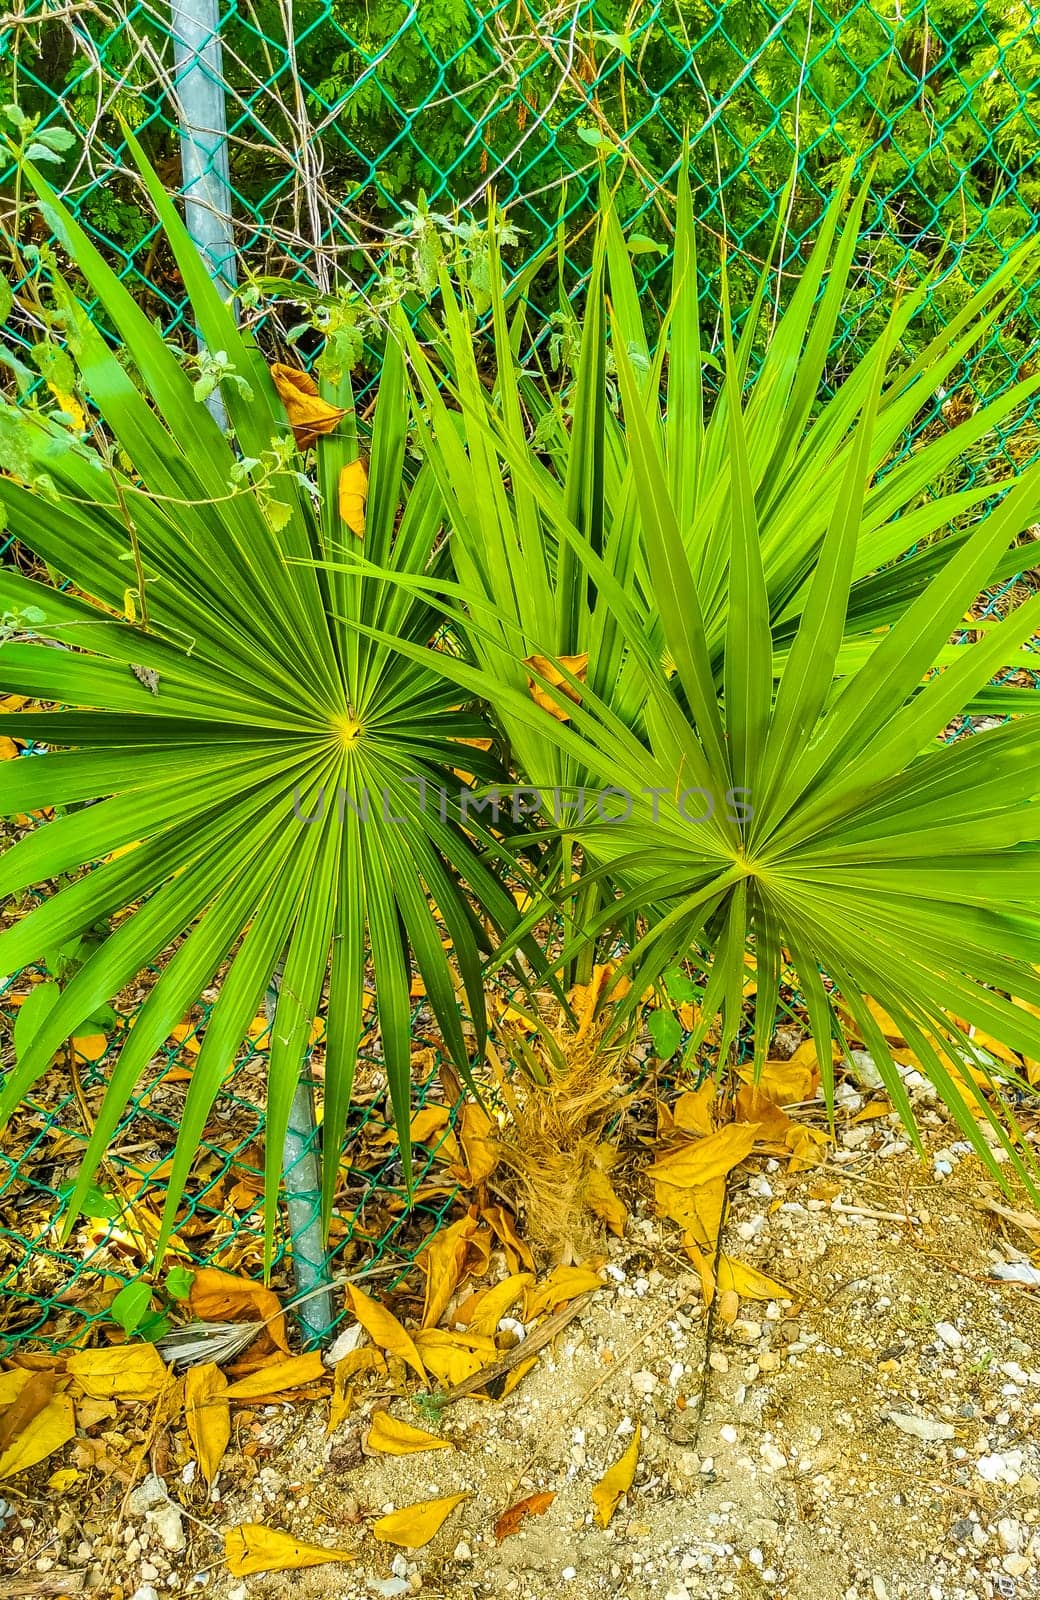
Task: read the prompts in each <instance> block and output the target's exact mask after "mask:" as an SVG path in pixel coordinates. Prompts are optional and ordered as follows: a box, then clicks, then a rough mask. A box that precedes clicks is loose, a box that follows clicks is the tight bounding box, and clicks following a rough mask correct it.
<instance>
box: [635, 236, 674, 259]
mask: <svg viewBox="0 0 1040 1600" xmlns="http://www.w3.org/2000/svg"><path fill="white" fill-rule="evenodd" d="M628 253H629V255H630V256H646V255H658V256H666V255H667V254H668V251H667V248H666V247H665V246H664V245H663V244H658V242H657V240H656V239H651V238H650V237H649V235H648V234H645V233H633V234H632V235H631V236H630V238H629V241H628Z"/></svg>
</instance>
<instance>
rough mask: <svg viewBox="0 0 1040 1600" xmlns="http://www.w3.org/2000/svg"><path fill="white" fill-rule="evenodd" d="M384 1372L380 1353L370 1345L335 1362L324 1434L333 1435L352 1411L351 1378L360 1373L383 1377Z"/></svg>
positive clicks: (350, 1352) (352, 1392)
mask: <svg viewBox="0 0 1040 1600" xmlns="http://www.w3.org/2000/svg"><path fill="white" fill-rule="evenodd" d="M386 1370H387V1369H386V1362H385V1360H384V1359H383V1353H382V1351H381V1350H377V1349H376V1348H375V1346H374V1345H370V1344H366V1345H362V1347H361V1349H360V1350H349V1351H348V1352H347V1354H346V1355H345V1356H343V1357H342V1358H341V1359H340V1360H339V1361H337V1362H336V1371H335V1374H334V1377H333V1384H332V1400H331V1402H330V1404H329V1420H328V1422H327V1424H326V1426H325V1432H326V1433H335V1431H336V1429H337V1428H338V1427H339V1426H340V1424H341V1423H342V1422H343V1421H345V1419H346V1418H347V1417H349V1415H350V1413H351V1412H352V1411H353V1409H354V1399H355V1391H354V1389H353V1388H351V1387H350V1380H351V1378H356V1377H358V1376H359V1375H360V1374H361V1373H362V1372H380V1373H382V1374H383V1376H384V1377H385V1376H386Z"/></svg>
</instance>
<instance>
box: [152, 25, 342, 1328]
mask: <svg viewBox="0 0 1040 1600" xmlns="http://www.w3.org/2000/svg"><path fill="white" fill-rule="evenodd" d="M171 18H172V36H173V53H174V80H173V87H174V94H175V97H176V101H177V105H178V109H179V113H180V128H181V171H182V174H183V180H184V212H185V222H186V224H187V227H188V231H189V232H190V234H191V236H192V238H193V239H194V241H195V243H196V245H197V246H198V248H199V251H200V253H201V255H202V257H203V260H204V261H205V262H206V265H207V266H208V268H209V271H210V274H211V275H212V277H213V279H214V281H215V282H216V283H218V284H219V285H220V286H221V287H222V288H223V289H225V290H226V291H227V293H228V294H229V295H233V294H234V292H235V288H236V286H237V282H238V275H237V272H236V270H235V244H234V236H233V234H232V231H231V183H230V175H229V164H228V147H227V120H226V108H225V94H226V90H225V85H224V65H223V52H222V50H221V45H220V12H219V9H218V0H171ZM207 404H208V405H209V407H210V411H211V412H212V414H213V416H214V417H215V418H216V420H217V421H218V422H219V423H220V425H221V427H226V426H227V417H226V413H225V410H224V404H223V401H222V400H221V398H220V395H219V393H215V394H213V395H211V396H210V398H209V401H208V402H207ZM278 977H279V974H276V975H275V977H274V978H273V979H272V982H271V989H270V991H269V993H268V998H267V1010H268V1018H269V1021H270V1023H271V1026H272V1027H273V1025H274V1012H275V1008H276V1006H277V999H278ZM282 1173H283V1179H284V1187H285V1199H286V1211H287V1215H288V1224H289V1235H290V1238H291V1239H292V1260H293V1275H294V1278H295V1282H296V1293H297V1296H303V1295H306V1296H307V1298H306V1299H305V1300H304V1301H303V1303H302V1304H301V1305H300V1307H299V1309H298V1311H297V1316H298V1318H299V1320H300V1323H301V1326H302V1329H303V1333H304V1335H305V1337H306V1339H307V1341H308V1343H311V1344H314V1343H322V1342H323V1341H325V1340H326V1339H328V1337H329V1336H330V1334H331V1332H332V1325H333V1320H334V1316H333V1307H332V1291H331V1288H328V1287H325V1286H326V1285H327V1284H328V1258H327V1254H326V1251H325V1247H324V1242H323V1240H322V1235H321V1171H320V1164H319V1160H318V1141H317V1128H316V1124H315V1118H314V1098H313V1094H312V1090H311V1085H310V1081H309V1079H308V1078H307V1076H306V1073H305V1074H304V1076H303V1077H302V1078H301V1080H300V1083H299V1086H298V1087H297V1090H296V1094H295V1095H294V1097H293V1103H292V1110H291V1112H290V1116H289V1127H288V1130H287V1133H286V1139H285V1148H284V1150H283V1152H282Z"/></svg>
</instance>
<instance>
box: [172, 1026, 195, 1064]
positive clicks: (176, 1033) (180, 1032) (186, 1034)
mask: <svg viewBox="0 0 1040 1600" xmlns="http://www.w3.org/2000/svg"><path fill="white" fill-rule="evenodd" d="M169 1038H170V1039H172V1040H173V1042H174V1044H177V1045H180V1047H181V1049H182V1050H187V1051H189V1052H190V1053H191V1054H192V1055H193V1056H197V1055H198V1053H199V1051H200V1050H201V1049H202V1040H201V1039H200V1038H199V1030H198V1028H197V1026H196V1024H195V1023H194V1022H178V1024H177V1026H176V1027H175V1028H171V1029H170V1032H169Z"/></svg>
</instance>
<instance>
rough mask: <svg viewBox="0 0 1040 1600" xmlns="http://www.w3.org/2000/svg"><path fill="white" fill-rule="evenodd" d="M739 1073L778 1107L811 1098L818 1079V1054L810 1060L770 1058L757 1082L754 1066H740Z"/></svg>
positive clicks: (746, 1081)
mask: <svg viewBox="0 0 1040 1600" xmlns="http://www.w3.org/2000/svg"><path fill="white" fill-rule="evenodd" d="M740 1076H741V1078H743V1080H744V1082H745V1083H747V1084H751V1085H754V1087H755V1088H757V1090H758V1092H759V1093H760V1094H763V1095H765V1097H766V1099H767V1100H772V1101H773V1103H774V1105H778V1106H790V1105H796V1104H797V1103H798V1102H799V1101H801V1100H811V1099H812V1097H813V1095H814V1094H815V1093H816V1085H817V1083H818V1082H819V1073H818V1071H817V1067H816V1060H815V1056H814V1058H813V1060H812V1061H811V1062H809V1061H795V1060H794V1059H793V1058H792V1059H791V1060H790V1061H767V1062H765V1064H764V1065H763V1067H762V1071H761V1073H760V1075H759V1079H758V1083H757V1084H756V1083H755V1074H754V1071H753V1069H752V1068H751V1067H743V1068H741V1071H740Z"/></svg>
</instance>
